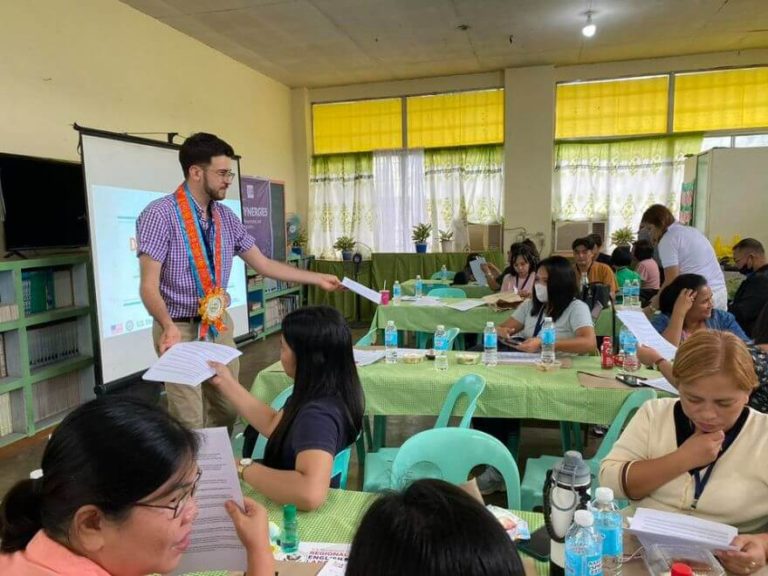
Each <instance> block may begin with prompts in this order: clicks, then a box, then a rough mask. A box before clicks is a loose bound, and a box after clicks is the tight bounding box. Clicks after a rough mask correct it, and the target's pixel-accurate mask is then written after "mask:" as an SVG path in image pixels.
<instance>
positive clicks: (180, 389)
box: [152, 312, 240, 434]
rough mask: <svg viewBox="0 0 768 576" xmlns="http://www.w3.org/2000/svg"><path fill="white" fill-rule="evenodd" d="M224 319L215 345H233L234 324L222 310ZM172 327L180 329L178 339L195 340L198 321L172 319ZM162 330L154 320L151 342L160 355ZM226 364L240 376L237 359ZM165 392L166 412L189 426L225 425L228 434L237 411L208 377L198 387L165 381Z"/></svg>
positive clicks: (198, 325) (212, 426)
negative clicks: (173, 320) (224, 326)
mask: <svg viewBox="0 0 768 576" xmlns="http://www.w3.org/2000/svg"><path fill="white" fill-rule="evenodd" d="M224 322H225V323H226V325H227V330H226V331H224V332H220V333H219V335H218V336H216V338H215V339H214V340H213V341H214V342H215V343H216V344H223V345H225V346H231V347H232V348H235V340H234V338H233V337H232V334H233V332H234V325H233V323H232V318H231V317H230V316H229V314H228V313H226V312H225V313H224ZM175 324H176V327H177V328H178V329H179V332H181V341H182V342H191V341H193V340H197V336H198V330H199V329H200V324H199V322H176V323H175ZM162 332H163V330H162V328H161V326H160V324H158V323H157V322H155V323H154V324H153V326H152V338H153V340H154V343H155V352H157V353H158V355H159V354H160V351H159V346H158V344H159V342H160V335H161V334H162ZM227 366H229V369H230V370H232V374H234V376H235V379H237V378H238V377H239V375H240V359H239V358H235V359H234V360H232V362H230V363H229V364H228V365H227ZM165 393H166V397H167V399H168V411H169V412H170V413H171V415H172V416H175V417H176V418H178V419H179V420H180V421H181V422H182V423H183V424H185V425H186V426H187V427H189V428H193V429H194V428H214V427H217V426H226V427H227V428H228V429H229V432H230V434H231V433H232V426H233V425H234V423H235V418H236V417H237V413H236V412H235V409H234V408H233V407H232V405H231V404H230V403H229V402H228V401H227V400H226V399H225V398H224V396H222V395H221V394H220V393H219V391H218V390H217V389H216V387H215V386H214V385H213V384H211V383H210V382H209V381H208V380H206V381H205V382H203V383H202V384H201V385H200V386H186V385H184V384H174V383H173V382H166V383H165Z"/></svg>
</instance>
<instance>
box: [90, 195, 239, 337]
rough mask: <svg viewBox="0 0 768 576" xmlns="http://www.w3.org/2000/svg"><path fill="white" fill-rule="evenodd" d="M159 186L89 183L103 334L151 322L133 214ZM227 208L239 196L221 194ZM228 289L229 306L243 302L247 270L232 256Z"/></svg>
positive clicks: (140, 327)
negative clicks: (150, 189) (142, 294)
mask: <svg viewBox="0 0 768 576" xmlns="http://www.w3.org/2000/svg"><path fill="white" fill-rule="evenodd" d="M164 195H165V194H159V193H157V192H148V191H145V190H136V189H131V188H118V187H113V186H100V185H94V186H93V195H92V202H93V204H92V209H93V213H92V215H91V221H92V222H93V225H94V228H95V238H94V239H93V240H94V242H95V243H96V245H97V246H98V252H97V259H98V262H97V266H96V267H95V268H96V270H97V275H98V278H97V284H98V285H99V286H100V288H101V295H102V301H101V307H100V312H101V314H100V315H99V321H100V322H101V334H102V336H103V337H104V338H105V339H106V338H114V337H116V336H122V335H124V334H127V333H130V332H136V331H139V330H148V329H150V328H152V317H151V316H150V315H149V313H148V312H147V310H146V308H144V304H143V303H142V301H141V298H140V296H139V280H140V274H139V259H138V258H137V257H136V219H137V218H138V217H139V214H141V211H142V210H144V208H145V207H146V206H147V204H149V203H150V202H152V201H153V200H156V199H158V198H160V197H161V196H164ZM223 204H225V205H226V206H227V207H228V208H230V209H232V211H234V212H235V214H237V216H238V217H240V216H241V214H240V202H239V201H238V200H224V201H223ZM227 292H228V293H229V295H230V297H231V298H232V304H231V305H230V309H232V308H235V307H237V306H245V304H246V289H245V270H244V264H243V261H242V260H240V259H239V258H235V259H234V261H233V266H232V272H231V273H230V276H229V285H228V286H227Z"/></svg>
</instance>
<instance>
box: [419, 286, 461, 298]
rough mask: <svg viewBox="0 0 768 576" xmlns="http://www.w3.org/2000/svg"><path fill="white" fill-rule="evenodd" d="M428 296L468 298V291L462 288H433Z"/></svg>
mask: <svg viewBox="0 0 768 576" xmlns="http://www.w3.org/2000/svg"><path fill="white" fill-rule="evenodd" d="M427 296H433V297H436V298H466V297H467V293H466V292H464V290H462V289H461V288H450V287H446V288H432V290H430V291H429V292H428V293H427Z"/></svg>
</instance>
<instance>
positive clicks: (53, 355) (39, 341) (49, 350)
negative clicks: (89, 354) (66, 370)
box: [27, 320, 80, 368]
mask: <svg viewBox="0 0 768 576" xmlns="http://www.w3.org/2000/svg"><path fill="white" fill-rule="evenodd" d="M27 347H28V349H29V365H30V367H31V368H39V367H40V366H45V365H46V364H51V363H53V362H60V361H62V360H66V359H68V358H74V357H75V356H78V355H79V354H80V343H79V339H78V333H77V321H76V320H70V321H69V322H60V323H57V324H49V325H47V326H43V327H40V328H32V329H30V330H27Z"/></svg>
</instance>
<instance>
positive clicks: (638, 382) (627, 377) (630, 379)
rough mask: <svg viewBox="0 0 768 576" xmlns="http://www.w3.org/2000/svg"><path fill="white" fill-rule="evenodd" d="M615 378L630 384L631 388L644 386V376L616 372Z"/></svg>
mask: <svg viewBox="0 0 768 576" xmlns="http://www.w3.org/2000/svg"><path fill="white" fill-rule="evenodd" d="M616 380H618V381H619V382H621V383H622V384H626V385H627V386H631V387H632V388H640V387H641V386H645V382H644V380H645V378H643V377H642V376H635V375H633V374H618V375H617V376H616Z"/></svg>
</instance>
